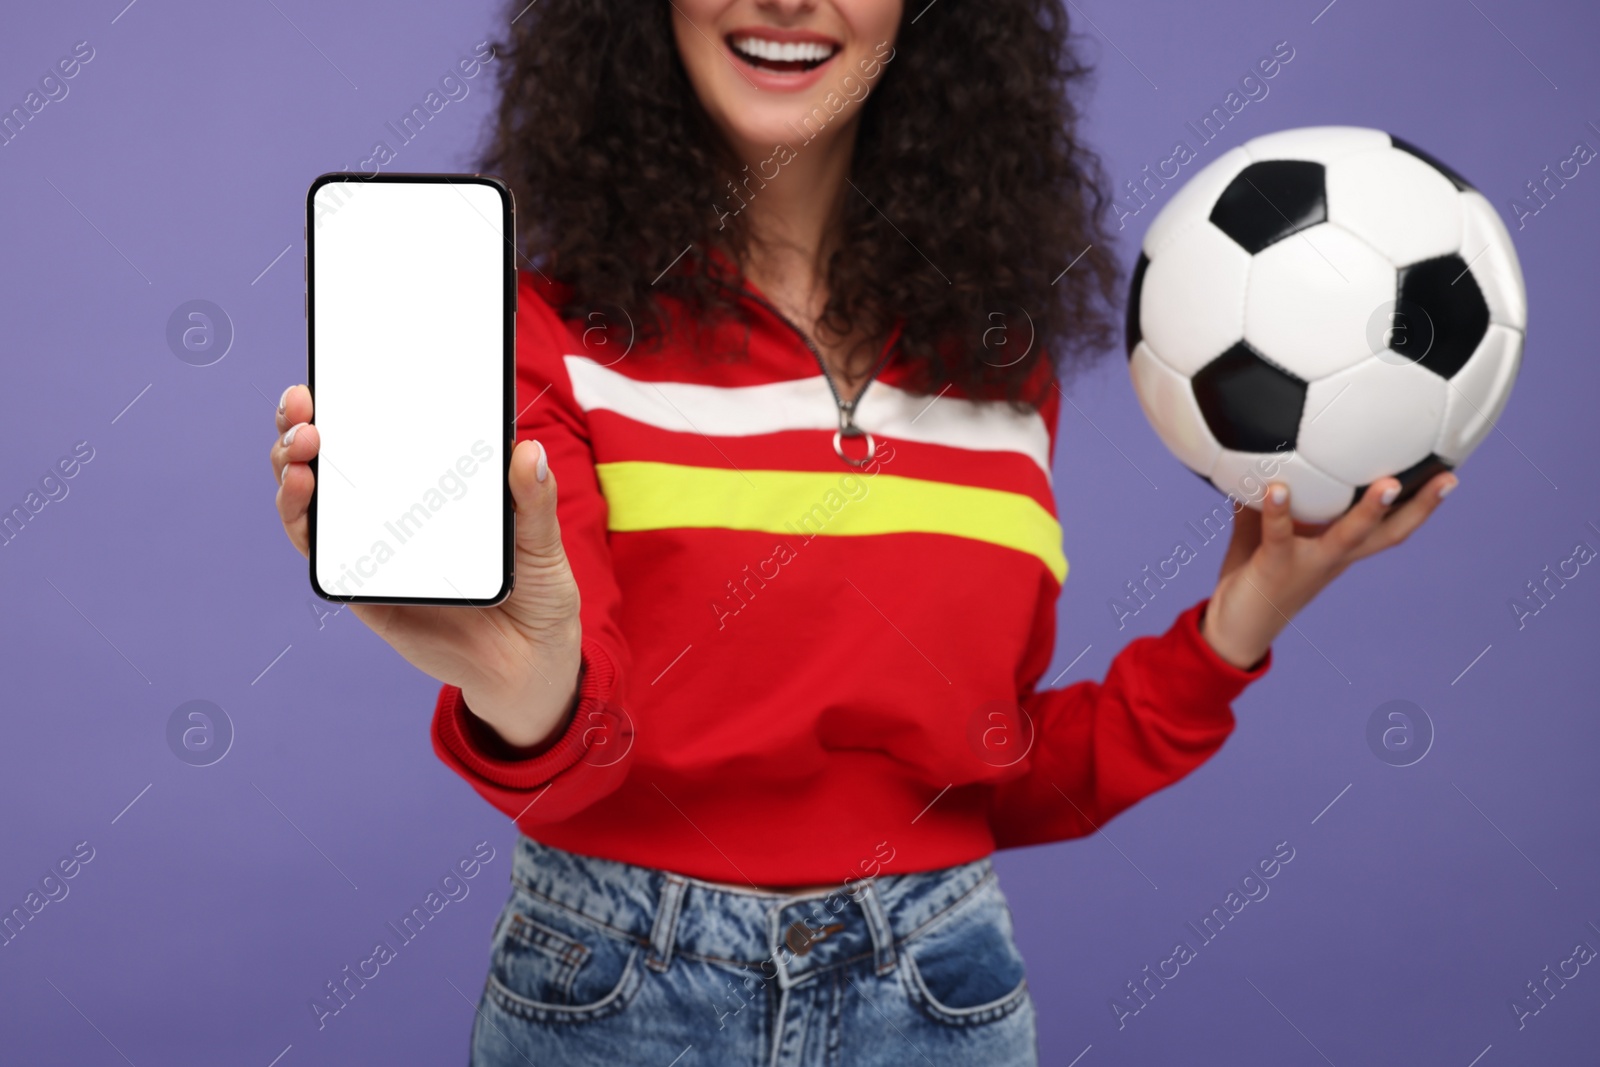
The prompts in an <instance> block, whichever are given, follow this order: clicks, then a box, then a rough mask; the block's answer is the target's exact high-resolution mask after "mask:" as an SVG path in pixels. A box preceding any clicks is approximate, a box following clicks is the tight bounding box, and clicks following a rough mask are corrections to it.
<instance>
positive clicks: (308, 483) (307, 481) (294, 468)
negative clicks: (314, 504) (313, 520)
mask: <svg viewBox="0 0 1600 1067" xmlns="http://www.w3.org/2000/svg"><path fill="white" fill-rule="evenodd" d="M288 475H289V476H288V477H287V478H285V479H284V480H283V484H282V485H280V486H278V495H277V505H278V518H280V519H282V520H283V532H284V533H286V534H288V535H289V541H290V543H291V544H293V545H294V547H295V548H297V549H299V550H300V554H301V555H302V556H304V555H307V554H308V553H309V552H310V551H311V526H310V523H309V522H308V521H307V519H306V509H307V508H309V507H310V506H311V490H312V488H313V487H314V486H315V484H316V476H315V475H313V474H312V473H311V468H310V467H308V466H306V465H305V464H303V463H291V464H289V466H288Z"/></svg>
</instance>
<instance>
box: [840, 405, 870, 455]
mask: <svg viewBox="0 0 1600 1067" xmlns="http://www.w3.org/2000/svg"><path fill="white" fill-rule="evenodd" d="M847 437H865V438H866V439H867V454H866V455H864V456H862V457H861V458H860V459H857V458H856V457H854V456H851V455H849V454H847V453H846V452H845V450H844V439H845V438H847ZM833 451H834V454H835V455H837V456H838V457H839V458H840V459H842V460H844V461H845V462H846V463H848V464H850V466H852V467H865V466H866V465H867V464H869V463H871V462H872V457H873V456H875V455H877V452H878V443H877V442H876V441H874V440H873V439H872V435H871V434H870V433H868V432H867V431H865V430H863V429H862V428H861V427H859V426H857V425H856V424H855V404H854V403H850V404H840V405H839V429H838V430H837V431H835V432H834V435H833Z"/></svg>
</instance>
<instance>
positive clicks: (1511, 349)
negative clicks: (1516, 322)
mask: <svg viewBox="0 0 1600 1067" xmlns="http://www.w3.org/2000/svg"><path fill="white" fill-rule="evenodd" d="M1521 362H1522V334H1520V333H1518V332H1517V331H1516V330H1513V329H1510V328H1508V327H1505V326H1499V325H1496V324H1494V323H1491V324H1490V325H1489V332H1488V333H1487V334H1486V335H1485V336H1484V338H1483V340H1482V341H1481V342H1479V344H1478V350H1477V351H1476V352H1474V353H1472V358H1471V359H1469V360H1467V362H1466V364H1465V365H1464V366H1463V367H1462V368H1461V369H1460V370H1458V371H1456V373H1455V376H1454V377H1452V378H1451V379H1450V381H1449V383H1448V389H1449V392H1448V394H1447V395H1446V398H1445V407H1444V421H1443V425H1441V426H1440V428H1439V438H1438V440H1437V441H1436V442H1435V443H1434V446H1433V451H1434V452H1436V453H1438V456H1439V458H1440V459H1442V460H1444V461H1445V462H1446V463H1449V464H1450V465H1451V466H1459V465H1460V464H1461V461H1462V460H1464V459H1466V458H1467V456H1469V455H1471V454H1472V450H1473V449H1475V448H1477V447H1478V445H1479V444H1480V443H1482V441H1483V439H1484V438H1485V437H1486V436H1488V433H1489V431H1490V430H1491V429H1493V428H1494V424H1495V422H1496V421H1498V420H1499V418H1500V412H1502V411H1504V410H1505V406H1506V401H1507V400H1509V399H1510V398H1511V386H1512V383H1513V382H1515V381H1516V379H1517V368H1518V366H1519V365H1520V364H1521Z"/></svg>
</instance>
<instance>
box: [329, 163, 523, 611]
mask: <svg viewBox="0 0 1600 1067" xmlns="http://www.w3.org/2000/svg"><path fill="white" fill-rule="evenodd" d="M312 214H313V222H312V225H313V227H314V228H315V234H314V236H313V238H312V242H311V255H312V257H313V263H312V279H311V281H312V287H313V289H312V293H311V300H312V305H311V315H312V320H313V321H312V336H311V341H312V345H313V346H314V347H313V350H312V358H313V361H314V364H313V377H314V383H313V385H314V389H315V397H314V402H315V411H314V413H313V419H312V421H313V422H314V423H315V424H316V427H317V431H318V433H319V434H320V435H321V450H320V458H319V462H318V465H317V468H318V469H317V486H316V494H317V502H316V503H317V521H316V546H315V554H314V559H315V577H316V581H317V584H318V585H319V586H320V587H321V588H322V589H323V590H324V591H325V592H327V593H331V594H333V595H335V596H359V597H367V596H376V597H397V598H403V599H419V600H420V599H452V600H460V599H492V598H494V597H495V596H497V595H498V594H499V593H500V591H501V585H502V583H503V581H504V578H505V563H504V557H503V554H502V553H503V530H504V522H505V510H504V509H505V481H504V477H503V474H502V472H503V470H504V468H505V460H504V445H503V443H502V439H503V437H504V435H505V432H506V430H505V421H504V420H505V396H504V394H503V388H504V384H505V379H504V373H505V363H504V358H505V348H504V345H505V337H504V335H503V330H504V328H505V322H506V300H507V299H508V298H507V295H506V284H505V271H506V267H505V247H506V246H505V242H506V240H507V238H508V237H509V236H510V235H508V234H506V233H505V232H504V217H505V216H504V209H503V207H502V203H501V198H500V193H499V192H498V191H497V190H496V189H494V188H492V187H490V186H487V185H481V184H476V183H462V182H453V183H446V182H416V183H411V182H373V183H362V182H330V183H328V184H325V185H323V186H321V187H320V188H318V189H317V191H316V193H315V194H314V197H313V205H312Z"/></svg>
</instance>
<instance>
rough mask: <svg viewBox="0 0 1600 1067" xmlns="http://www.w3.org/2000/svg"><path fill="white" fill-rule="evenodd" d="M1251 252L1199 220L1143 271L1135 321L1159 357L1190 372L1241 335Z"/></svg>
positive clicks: (1180, 372)
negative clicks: (1142, 283)
mask: <svg viewBox="0 0 1600 1067" xmlns="http://www.w3.org/2000/svg"><path fill="white" fill-rule="evenodd" d="M1249 275H1250V254H1249V253H1248V252H1246V251H1245V250H1244V249H1242V248H1240V247H1239V246H1238V245H1237V244H1235V243H1234V242H1233V240H1232V239H1231V238H1230V237H1228V235H1227V234H1225V233H1223V232H1222V231H1221V230H1219V229H1217V228H1216V227H1215V226H1213V225H1211V223H1209V222H1206V221H1204V220H1202V221H1201V222H1199V223H1197V224H1195V225H1194V226H1191V227H1189V228H1188V229H1187V230H1184V231H1183V232H1182V233H1180V234H1178V235H1177V236H1176V237H1174V238H1173V239H1172V240H1170V241H1168V242H1167V244H1166V246H1165V247H1163V248H1162V249H1161V251H1160V252H1159V253H1158V254H1157V255H1156V256H1155V257H1154V258H1153V259H1151V260H1150V266H1149V267H1148V268H1147V269H1146V270H1145V275H1144V295H1143V297H1142V299H1141V302H1140V313H1139V326H1140V331H1141V333H1142V334H1143V335H1144V340H1145V342H1146V343H1148V344H1149V345H1150V347H1151V348H1152V349H1154V350H1155V353H1156V355H1157V356H1159V357H1161V362H1163V363H1165V364H1166V365H1167V366H1169V367H1171V368H1172V369H1173V370H1175V371H1177V372H1178V373H1179V374H1186V375H1187V374H1194V373H1195V372H1196V371H1198V370H1199V369H1200V368H1201V367H1204V366H1205V365H1206V364H1207V363H1210V362H1211V361H1212V360H1213V359H1216V358H1217V356H1218V354H1220V353H1222V352H1224V351H1226V350H1227V348H1228V346H1230V345H1232V344H1234V343H1236V342H1237V341H1238V340H1239V339H1240V338H1241V337H1242V336H1243V335H1244V334H1243V330H1244V302H1245V289H1246V285H1247V282H1248V279H1249Z"/></svg>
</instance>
